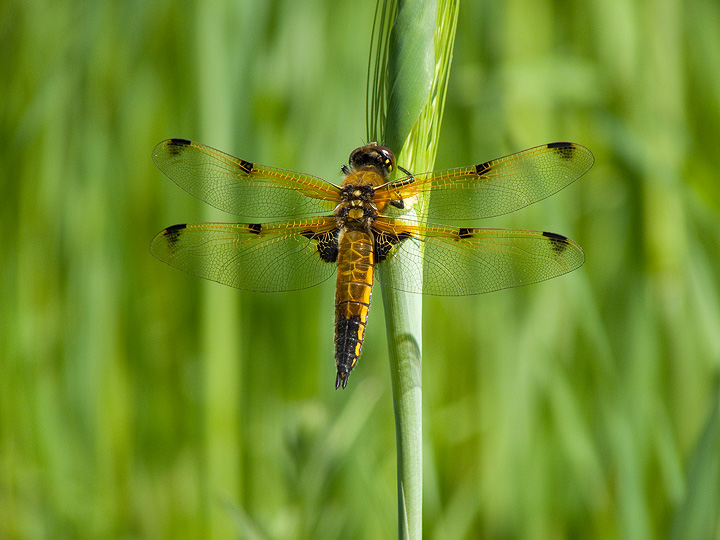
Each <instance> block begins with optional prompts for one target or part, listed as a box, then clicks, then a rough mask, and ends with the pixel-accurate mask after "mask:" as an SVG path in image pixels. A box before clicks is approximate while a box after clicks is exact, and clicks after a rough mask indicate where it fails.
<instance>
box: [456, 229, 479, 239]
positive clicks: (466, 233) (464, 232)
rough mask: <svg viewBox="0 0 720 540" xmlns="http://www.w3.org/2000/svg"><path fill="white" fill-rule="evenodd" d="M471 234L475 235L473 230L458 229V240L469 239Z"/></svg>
mask: <svg viewBox="0 0 720 540" xmlns="http://www.w3.org/2000/svg"><path fill="white" fill-rule="evenodd" d="M473 234H475V229H468V228H466V227H460V228H459V229H458V236H459V237H460V238H470V237H471V236H472V235H473Z"/></svg>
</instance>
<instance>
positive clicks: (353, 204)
mask: <svg viewBox="0 0 720 540" xmlns="http://www.w3.org/2000/svg"><path fill="white" fill-rule="evenodd" d="M384 150H386V149H384V147H381V146H378V145H376V144H374V143H371V144H369V145H367V146H363V147H361V148H358V149H357V150H355V152H353V153H352V154H351V156H350V167H349V168H344V169H343V171H344V172H345V178H344V179H343V183H342V189H341V195H342V199H341V202H340V204H338V205H337V207H336V208H335V221H336V223H337V225H338V231H339V232H338V239H337V243H338V244H337V248H338V251H337V265H338V266H337V289H336V293H335V365H336V367H337V379H336V381H335V386H336V387H339V386H340V385H342V387H343V388H345V386H346V385H347V380H348V376H349V375H350V372H351V371H352V369H353V368H354V367H355V364H356V363H357V360H358V357H359V356H360V350H361V349H362V344H363V338H364V337H365V325H366V324H367V316H368V311H369V309H370V299H371V297H372V286H373V268H374V265H375V262H377V261H376V259H377V257H376V254H375V249H376V248H375V235H374V234H373V230H372V227H373V224H374V223H375V219H376V218H377V216H378V212H382V211H383V210H384V209H385V207H386V206H387V203H386V202H383V203H381V204H378V203H376V202H375V201H373V197H374V194H375V188H376V187H377V186H380V185H383V184H385V183H386V182H387V181H388V176H389V173H390V171H392V170H393V169H394V167H395V162H394V157H392V153H390V152H389V150H388V151H387V153H386V152H384Z"/></svg>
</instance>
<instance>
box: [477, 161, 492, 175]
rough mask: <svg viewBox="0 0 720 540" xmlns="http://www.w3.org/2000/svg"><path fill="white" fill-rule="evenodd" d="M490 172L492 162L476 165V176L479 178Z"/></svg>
mask: <svg viewBox="0 0 720 540" xmlns="http://www.w3.org/2000/svg"><path fill="white" fill-rule="evenodd" d="M489 170H490V162H489V161H486V162H485V163H478V164H477V165H475V174H477V175H478V176H482V175H483V174H485V173H486V172H488V171H489Z"/></svg>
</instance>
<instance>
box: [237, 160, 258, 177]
mask: <svg viewBox="0 0 720 540" xmlns="http://www.w3.org/2000/svg"><path fill="white" fill-rule="evenodd" d="M254 166H255V164H254V163H250V162H249V161H245V160H244V159H241V160H240V168H241V169H242V170H243V171H245V172H246V173H248V174H250V173H251V172H252V170H253V167H254Z"/></svg>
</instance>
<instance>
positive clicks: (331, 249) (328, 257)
mask: <svg viewBox="0 0 720 540" xmlns="http://www.w3.org/2000/svg"><path fill="white" fill-rule="evenodd" d="M339 232H340V229H333V230H332V231H327V232H322V233H314V232H313V231H303V232H301V233H300V236H304V237H305V238H307V239H308V240H317V243H318V244H317V250H318V253H319V254H320V258H321V259H322V260H323V261H325V262H327V263H334V262H337V256H338V233H339Z"/></svg>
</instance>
